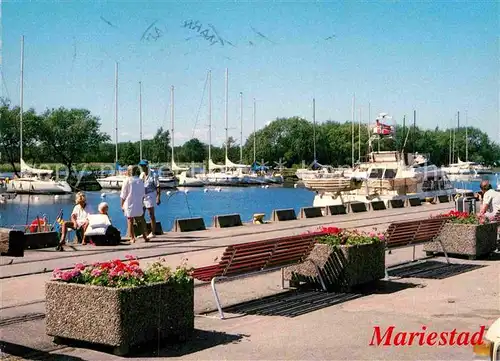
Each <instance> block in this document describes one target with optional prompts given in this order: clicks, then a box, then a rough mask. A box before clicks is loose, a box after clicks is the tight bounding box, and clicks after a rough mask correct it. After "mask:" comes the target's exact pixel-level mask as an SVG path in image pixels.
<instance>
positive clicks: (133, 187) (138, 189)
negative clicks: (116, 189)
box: [120, 165, 149, 243]
mask: <svg viewBox="0 0 500 361" xmlns="http://www.w3.org/2000/svg"><path fill="white" fill-rule="evenodd" d="M144 196H145V192H144V181H143V180H142V179H140V178H139V167H137V166H132V165H130V166H129V167H128V168H127V178H126V179H125V181H124V182H123V185H122V190H121V193H120V199H121V208H122V210H123V214H124V215H125V217H127V232H128V234H129V236H130V243H134V242H135V232H134V221H135V223H136V224H137V226H138V227H139V230H140V231H141V233H142V237H143V238H144V241H145V242H148V241H149V239H148V235H147V228H146V222H145V221H144V209H143V201H144Z"/></svg>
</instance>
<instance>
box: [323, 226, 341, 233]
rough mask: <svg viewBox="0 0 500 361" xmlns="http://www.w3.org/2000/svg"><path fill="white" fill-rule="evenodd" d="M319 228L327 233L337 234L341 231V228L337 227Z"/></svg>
mask: <svg viewBox="0 0 500 361" xmlns="http://www.w3.org/2000/svg"><path fill="white" fill-rule="evenodd" d="M321 230H322V231H323V232H325V233H328V234H339V233H340V232H342V228H338V227H321Z"/></svg>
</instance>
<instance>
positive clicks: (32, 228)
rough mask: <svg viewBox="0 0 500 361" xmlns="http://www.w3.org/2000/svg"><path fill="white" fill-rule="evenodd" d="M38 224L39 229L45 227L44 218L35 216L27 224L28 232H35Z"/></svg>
mask: <svg viewBox="0 0 500 361" xmlns="http://www.w3.org/2000/svg"><path fill="white" fill-rule="evenodd" d="M38 225H40V230H43V229H44V228H45V219H36V218H35V219H34V220H33V222H31V224H30V226H29V229H30V232H31V233H35V232H36V231H37V230H38Z"/></svg>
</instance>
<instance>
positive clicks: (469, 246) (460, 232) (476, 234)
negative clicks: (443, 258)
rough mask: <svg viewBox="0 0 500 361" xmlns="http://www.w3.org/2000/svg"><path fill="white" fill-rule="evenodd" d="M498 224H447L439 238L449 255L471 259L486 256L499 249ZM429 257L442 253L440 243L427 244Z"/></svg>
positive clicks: (426, 248)
mask: <svg viewBox="0 0 500 361" xmlns="http://www.w3.org/2000/svg"><path fill="white" fill-rule="evenodd" d="M497 227H498V223H490V224H481V225H475V224H453V223H446V224H445V225H444V227H443V229H442V230H441V233H440V234H439V236H438V238H439V239H440V240H441V241H442V242H443V245H444V249H445V250H446V252H447V253H448V254H449V255H462V256H468V257H469V259H475V258H478V257H482V256H486V255H488V254H490V253H491V252H493V251H495V250H496V249H497ZM424 251H425V252H426V253H427V255H432V254H434V253H442V252H443V250H442V249H441V246H440V245H439V243H438V242H431V243H426V244H425V245H424Z"/></svg>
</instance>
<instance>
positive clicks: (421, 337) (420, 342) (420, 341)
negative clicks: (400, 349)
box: [418, 326, 427, 346]
mask: <svg viewBox="0 0 500 361" xmlns="http://www.w3.org/2000/svg"><path fill="white" fill-rule="evenodd" d="M425 330H427V327H426V326H422V331H424V332H419V333H420V339H419V340H418V344H419V345H420V346H423V345H424V344H425V342H424V337H425Z"/></svg>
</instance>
